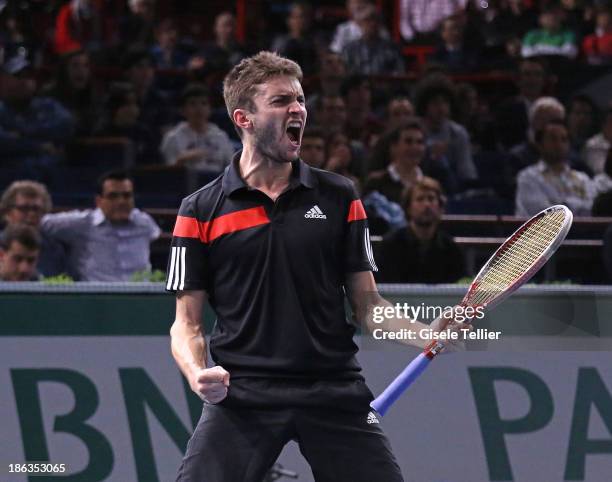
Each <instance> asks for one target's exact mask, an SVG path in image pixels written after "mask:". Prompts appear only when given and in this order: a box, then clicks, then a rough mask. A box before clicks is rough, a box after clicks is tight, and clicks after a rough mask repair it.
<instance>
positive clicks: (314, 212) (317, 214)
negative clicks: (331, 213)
mask: <svg viewBox="0 0 612 482" xmlns="http://www.w3.org/2000/svg"><path fill="white" fill-rule="evenodd" d="M304 217H305V218H306V219H327V216H326V215H325V214H324V213H323V211H321V208H319V206H317V205H316V204H315V205H314V206H313V207H311V208H310V209H309V210H308V211H307V212H306V214H304Z"/></svg>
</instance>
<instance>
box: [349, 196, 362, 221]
mask: <svg viewBox="0 0 612 482" xmlns="http://www.w3.org/2000/svg"><path fill="white" fill-rule="evenodd" d="M362 219H367V216H366V212H365V209H363V204H362V203H361V200H360V199H355V200H354V201H353V202H352V203H351V205H350V207H349V213H348V217H347V219H346V221H347V222H349V223H350V222H352V221H360V220H362Z"/></svg>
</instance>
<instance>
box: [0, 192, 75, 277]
mask: <svg viewBox="0 0 612 482" xmlns="http://www.w3.org/2000/svg"><path fill="white" fill-rule="evenodd" d="M51 208H52V206H51V196H50V195H49V192H48V191H47V188H46V187H45V186H44V185H43V184H40V183H38V182H35V181H15V182H13V183H11V184H10V185H9V187H7V188H6V190H5V191H4V192H3V193H2V197H1V198H0V216H1V217H2V221H3V222H4V224H5V226H6V227H7V228H8V227H10V226H18V225H27V226H31V227H32V228H34V229H36V230H37V231H40V221H41V219H42V217H43V216H44V215H45V214H47V213H49V212H50V211H51ZM37 269H38V272H39V273H41V274H42V275H43V276H57V275H60V274H62V273H65V272H66V255H65V252H64V248H63V246H62V245H61V244H60V243H58V242H57V241H55V240H53V239H51V238H49V237H48V236H46V235H41V239H40V255H39V256H38V265H37Z"/></svg>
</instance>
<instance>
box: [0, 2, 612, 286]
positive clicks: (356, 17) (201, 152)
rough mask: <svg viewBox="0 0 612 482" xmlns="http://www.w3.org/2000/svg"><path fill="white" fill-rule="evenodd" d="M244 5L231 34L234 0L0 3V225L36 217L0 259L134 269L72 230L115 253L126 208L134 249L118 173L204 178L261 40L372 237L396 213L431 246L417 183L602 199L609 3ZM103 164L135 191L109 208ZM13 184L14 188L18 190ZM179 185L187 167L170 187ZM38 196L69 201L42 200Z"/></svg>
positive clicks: (148, 231) (503, 204) (504, 197)
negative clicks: (227, 101) (282, 68)
mask: <svg viewBox="0 0 612 482" xmlns="http://www.w3.org/2000/svg"><path fill="white" fill-rule="evenodd" d="M247 6H248V7H249V8H251V9H252V10H253V12H251V14H250V17H249V18H250V23H247V24H246V28H247V29H250V30H251V31H250V32H246V33H245V32H244V31H241V32H239V31H238V24H237V18H236V15H235V13H234V11H233V10H232V9H233V7H234V5H233V4H231V5H229V6H228V7H232V8H230V9H229V10H221V9H217V10H214V11H207V9H206V8H205V7H199V8H198V7H197V6H196V5H195V4H194V5H193V14H192V12H188V13H186V12H185V11H182V10H179V9H178V7H176V6H174V4H173V2H169V1H163V0H125V1H123V0H117V1H103V0H65V1H55V2H40V1H36V0H29V1H19V2H18V1H11V0H8V1H5V2H0V25H1V26H2V28H0V62H1V66H0V69H1V73H0V159H1V163H0V189H3V190H5V196H7V195H10V196H12V197H11V198H10V199H9V201H6V202H4V204H3V206H4V207H3V208H2V209H3V211H2V218H3V223H4V225H5V226H6V228H5V233H13V228H12V226H13V225H15V226H20V225H22V224H25V225H28V226H29V227H30V228H32V230H34V235H32V236H30V235H29V234H28V233H26V232H25V231H24V232H20V233H18V234H11V235H10V236H8V234H7V235H6V237H10V240H11V242H10V243H9V244H8V245H7V242H6V241H5V242H3V244H2V245H1V246H2V248H1V249H0V255H2V258H0V265H2V264H5V262H3V261H2V260H3V259H7V254H6V253H8V252H9V251H10V249H12V246H13V245H19V246H21V247H27V248H28V249H30V251H36V263H37V264H38V273H40V274H42V275H45V276H50V275H54V274H58V273H61V272H66V273H68V274H70V275H71V276H72V277H74V278H75V279H79V280H95V279H97V280H107V279H117V280H119V279H122V280H125V279H128V278H129V275H128V272H130V273H133V272H134V271H137V270H140V269H146V268H147V267H148V260H145V259H144V258H142V256H140V255H139V257H138V259H134V260H133V262H134V263H135V264H134V266H124V265H122V264H121V263H122V261H121V260H120V259H119V260H117V259H116V261H117V262H118V263H119V265H117V266H114V267H109V266H106V267H99V266H98V265H96V264H95V263H94V267H92V266H91V263H90V262H89V261H87V260H86V259H85V258H86V257H87V254H86V253H88V252H89V251H88V250H90V249H93V248H90V247H88V242H89V241H87V240H84V239H81V238H80V237H78V236H75V235H74V233H75V232H76V231H79V232H80V233H81V234H80V236H87V234H86V233H96V232H98V231H99V233H98V234H92V236H100V237H101V238H104V237H105V236H106V237H107V240H106V242H110V241H109V240H110V239H111V238H113V237H115V238H117V239H122V240H123V241H125V242H126V245H125V246H128V247H122V245H121V243H115V246H114V249H124V248H125V249H126V250H130V249H133V248H134V246H135V245H131V244H130V243H131V241H129V239H127V238H129V235H128V234H125V233H126V232H127V231H125V229H127V228H125V226H126V225H127V224H126V223H128V220H129V222H134V223H136V224H135V225H134V229H136V228H137V229H141V228H142V233H140V235H141V238H142V240H143V243H144V244H143V245H142V246H144V245H147V246H148V243H149V242H150V241H151V240H152V239H154V238H156V237H157V236H159V232H158V229H157V228H156V226H154V222H153V221H152V220H151V219H148V218H146V215H144V213H142V212H140V211H138V210H136V209H135V207H134V199H133V196H134V194H133V181H134V182H136V181H135V179H136V178H138V179H141V178H143V179H150V178H151V176H153V175H154V174H155V173H158V174H159V176H161V178H162V179H163V180H166V179H175V178H177V177H176V176H181V175H183V174H180V173H187V174H186V177H191V179H192V180H193V179H196V180H197V183H201V182H204V181H205V180H207V179H212V178H213V177H214V176H216V175H217V174H218V173H220V172H221V170H222V169H223V168H224V167H225V166H226V165H227V163H228V162H229V161H230V159H231V155H232V153H233V152H235V151H236V150H238V149H239V148H240V140H239V138H238V136H237V134H236V131H235V130H234V128H233V126H232V124H231V122H230V121H229V119H228V117H227V113H226V111H225V108H224V105H223V101H222V98H221V89H222V80H223V77H224V75H225V73H226V72H228V71H229V69H230V68H231V67H232V66H234V65H236V64H237V63H238V62H240V60H241V59H243V58H244V57H245V56H248V55H250V54H252V53H254V52H257V51H259V50H263V49H267V50H272V51H276V52H278V53H279V54H281V55H284V56H287V57H289V58H292V59H293V60H295V61H297V62H298V63H299V64H300V65H301V67H302V70H303V72H304V74H305V79H304V89H305V93H306V99H307V107H308V126H307V129H306V131H305V132H304V137H303V139H302V148H301V153H302V158H303V159H304V161H306V162H308V163H309V164H311V165H312V166H314V167H317V168H321V169H328V170H331V171H334V172H337V173H339V174H341V175H344V176H346V177H349V178H350V179H352V180H353V181H354V183H355V185H356V186H357V188H358V190H359V191H360V193H361V195H362V198H363V200H364V205H365V206H366V210H367V212H368V217H369V219H370V224H371V230H372V233H373V234H374V235H382V236H385V239H387V236H390V235H391V233H392V232H393V230H394V229H399V230H406V229H408V231H402V232H404V235H402V236H400V237H397V236H396V238H394V239H395V241H394V242H398V240H399V239H403V240H404V241H406V242H407V243H408V241H410V242H412V243H414V242H417V240H419V239H421V238H422V236H421V235H423V233H424V232H425V231H427V233H428V234H427V235H428V236H429V238H426V240H425V241H424V242H425V244H426V245H429V244H431V242H433V241H431V240H435V243H438V244H440V243H442V244H441V245H444V246H446V244H445V243H446V242H447V239H446V238H443V239H442V238H441V237H440V236H441V235H440V234H439V233H438V232H437V231H436V229H433V230H432V229H428V230H425V231H424V230H423V229H420V228H419V227H418V223H417V224H416V225H415V224H414V222H415V221H414V219H413V216H414V215H413V214H411V213H412V212H413V211H415V212H416V211H417V210H418V209H417V208H416V207H413V206H418V203H417V202H416V201H414V200H413V198H412V197H411V196H412V194H414V192H417V191H419V190H418V189H417V190H416V191H415V187H416V186H421V187H420V188H419V189H420V190H421V191H423V190H425V191H428V192H429V193H430V195H431V192H433V193H434V194H435V196H434V197H435V199H434V201H436V202H437V203H438V206H437V207H436V208H435V209H437V210H438V211H439V212H440V213H441V212H442V211H443V210H446V212H449V213H462V214H517V215H520V216H529V215H532V214H534V213H535V212H537V211H539V210H540V209H542V208H543V207H546V206H548V205H551V204H556V203H563V204H567V205H568V206H569V207H570V209H572V210H573V211H574V214H575V215H578V216H589V215H592V214H593V215H610V214H612V177H611V176H612V155H610V152H611V151H610V149H611V142H612V103H611V102H612V89H610V88H609V86H610V85H612V75H611V74H612V0H561V1H557V0H540V1H537V0H488V1H487V2H481V1H474V0H402V1H400V2H385V1H377V2H374V1H370V0H347V1H346V2H342V0H336V1H332V0H330V1H318V2H295V3H291V4H290V3H285V2H280V1H273V0H267V1H264V0H261V1H257V2H247ZM210 10H212V7H211V9H210ZM247 16H249V15H247ZM255 16H256V17H257V21H255V20H253V17H255ZM247 37H248V42H247V41H246V38H247ZM116 168H121V169H129V170H130V175H131V176H132V175H133V177H129V176H128V177H125V178H118V179H114V180H111V181H112V182H113V183H114V182H116V183H119V184H121V183H124V184H126V186H127V184H130V186H129V189H128V190H129V191H130V192H131V193H132V194H131V196H132V198H131V200H130V199H128V195H127V191H126V192H125V193H124V192H123V191H122V192H119V191H117V192H115V191H112V192H111V194H112V195H115V194H116V195H117V196H118V198H117V199H114V201H117V202H119V201H121V200H123V201H125V206H124V208H123V211H124V214H125V213H128V214H127V217H124V218H122V219H121V220H120V221H117V220H114V218H113V215H112V214H110V212H109V211H108V210H105V206H107V207H108V206H110V204H108V203H112V201H113V200H111V199H110V198H108V196H107V194H108V193H106V191H105V189H106V188H105V187H104V184H103V183H102V184H100V182H99V176H100V175H101V174H102V173H103V172H106V171H109V170H111V169H116ZM143 173H144V174H143ZM152 173H153V174H152ZM126 176H127V175H126ZM143 176H144V177H143ZM147 176H148V177H147ZM16 181H17V186H20V184H19V182H25V183H26V184H25V187H26V188H27V189H25V190H19V189H18V190H17V191H16V193H17V194H15V192H13V191H15V182H16ZM111 181H109V182H111ZM163 182H164V181H162V185H163ZM75 186H80V187H77V188H76V190H78V191H80V192H79V195H78V196H77V195H74V196H71V195H70V192H67V191H69V190H73V191H74V190H75ZM126 186H123V187H126ZM138 186H139V188H141V189H142V191H143V192H153V191H155V190H156V189H157V186H149V185H147V182H144V183H142V182H140V181H138ZM423 186H425V187H426V188H427V189H425V187H423ZM194 188H197V185H194V184H193V182H186V183H185V188H184V192H177V193H176V194H177V196H176V199H180V197H182V196H184V195H185V194H187V192H188V191H189V190H191V189H194ZM11 189H12V190H13V191H11ZM419 192H420V191H419ZM7 193H8V194H7ZM11 193H12V194H11ZM407 193H412V194H407ZM73 194H74V193H73ZM421 194H422V193H421ZM10 196H9V197H10ZM417 197H418V196H417ZM430 197H431V196H430ZM119 198H120V199H119ZM51 199H53V200H54V201H55V202H56V204H57V203H58V202H57V200H58V199H59V200H61V201H62V206H61V207H62V208H80V209H81V210H80V211H75V212H71V213H65V214H62V213H60V214H52V213H51ZM150 199H151V202H152V203H153V205H155V206H160V205H163V206H164V207H166V208H176V207H177V205H167V204H165V205H164V203H165V202H166V200H167V196H166V197H155V196H152V197H151V198H150ZM415 199H417V198H415ZM442 199H444V203H442V202H441V200H442ZM3 200H4V198H3ZM419 202H421V201H419ZM92 203H95V206H96V207H95V209H89V210H85V211H83V210H82V208H84V207H88V205H89V204H92ZM143 207H147V206H143ZM34 208H36V210H35V209H34ZM108 209H110V208H108ZM435 209H434V210H435ZM430 210H431V208H430V207H427V208H426V209H425V211H426V212H427V213H429V211H430ZM128 211H129V212H128ZM19 213H21V214H19ZM19 215H23V219H22V221H19V222H13V221H11V219H13V218H14V217H19ZM43 215H44V218H43ZM142 216H145V217H142ZM26 218H28V220H26ZM128 218H129V219H128ZM106 224H108V226H107V228H108V232H105V231H104V229H106V228H104V229H102V227H103V226H106ZM118 226H119V227H118ZM436 226H437V224H436ZM9 228H11V229H9ZM30 231H31V230H30ZM128 231H129V230H128ZM28 232H29V231H28ZM24 233H25V234H24ZM406 233H408V234H406ZM432 233H433V234H432ZM28 236H29V237H28ZM423 236H424V235H423ZM126 237H127V238H126ZM26 238H27V239H28V241H25V240H26ZM424 239H425V238H424ZM19 240H21V241H19ZM92 242H93V241H92ZM95 242H102V241H100V240H98V241H95ZM11 243H12V244H11ZM130 246H131V247H130ZM406 246H408V245H406ZM394 249H395V248H394ZM7 250H8V251H7ZM391 251H393V250H391ZM421 251H422V250H421ZM101 252H102V251H101ZM450 252H451V251H449V253H450ZM49 253H55V254H52V255H50V254H49ZM109 253H110V252H109ZM146 253H147V254H148V249H147V250H146ZM107 254H108V253H107ZM449 256H450V255H449ZM50 259H56V260H57V262H58V263H59V265H61V266H56V267H53V266H50V264H52V263H50V262H49V260H50ZM385 259H387V262H385V264H389V261H388V260H389V255H388V254H385ZM36 263H35V264H36ZM390 263H391V264H393V263H392V261H391V262H390ZM107 268H108V270H110V271H108V270H107V271H108V272H107V271H105V269H107ZM94 272H96V273H98V274H92V273H94ZM110 272H112V273H115V274H109V273H110ZM456 272H457V273H459V272H462V271H461V270H459V269H458V268H457V270H456ZM119 273H120V274H119ZM32 276H34V277H35V276H37V275H36V274H31V275H30V274H28V275H27V276H26V278H28V279H30V278H31V277H32ZM381 276H382V278H384V277H385V274H384V273H383V274H382V275H381ZM382 278H381V279H382Z"/></svg>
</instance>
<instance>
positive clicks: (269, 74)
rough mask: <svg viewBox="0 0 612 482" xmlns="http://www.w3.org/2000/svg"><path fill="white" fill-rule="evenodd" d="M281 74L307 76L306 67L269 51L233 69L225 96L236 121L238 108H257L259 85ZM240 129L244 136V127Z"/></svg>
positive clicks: (249, 58) (225, 87)
mask: <svg viewBox="0 0 612 482" xmlns="http://www.w3.org/2000/svg"><path fill="white" fill-rule="evenodd" d="M279 76H288V77H295V78H296V79H297V80H299V81H300V82H301V81H302V78H303V74H302V69H301V68H300V66H299V65H298V64H296V63H295V62H294V61H293V60H289V59H286V58H285V57H281V56H280V55H278V54H276V53H273V52H267V51H262V52H259V53H258V54H257V55H253V56H252V57H247V58H246V59H243V60H242V61H241V62H240V63H239V64H238V65H236V66H235V67H234V68H233V69H232V70H230V72H229V73H228V74H227V75H226V76H225V79H224V80H223V99H224V100H225V106H226V108H227V113H228V115H229V116H230V119H232V123H233V122H234V119H233V113H234V110H236V109H240V108H244V109H248V110H250V111H251V112H254V111H255V103H254V102H253V97H254V96H255V94H256V93H257V92H256V88H257V86H258V85H261V84H263V83H265V82H267V81H268V80H269V79H272V78H274V77H279ZM236 130H237V131H238V134H240V136H242V133H241V131H240V129H238V128H236Z"/></svg>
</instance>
